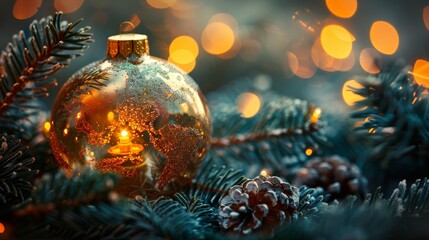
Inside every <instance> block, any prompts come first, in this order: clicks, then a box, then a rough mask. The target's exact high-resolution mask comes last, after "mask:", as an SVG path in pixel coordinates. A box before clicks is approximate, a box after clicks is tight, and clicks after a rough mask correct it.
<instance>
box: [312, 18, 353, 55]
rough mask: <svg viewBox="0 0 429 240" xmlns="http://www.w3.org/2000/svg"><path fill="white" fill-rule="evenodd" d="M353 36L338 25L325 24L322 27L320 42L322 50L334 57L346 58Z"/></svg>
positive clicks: (349, 51)
mask: <svg viewBox="0 0 429 240" xmlns="http://www.w3.org/2000/svg"><path fill="white" fill-rule="evenodd" d="M354 40H355V38H354V36H353V35H352V34H351V33H350V32H349V31H348V30H347V29H345V28H344V27H342V26H340V25H335V24H331V25H327V26H325V27H324V28H323V29H322V33H321V34H320V42H321V44H322V48H323V50H324V51H325V52H326V53H327V54H329V55H330V56H332V57H334V58H339V59H344V58H347V57H348V56H349V55H350V53H351V51H352V49H353V42H354Z"/></svg>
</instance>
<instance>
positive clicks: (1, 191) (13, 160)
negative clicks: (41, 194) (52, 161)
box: [0, 135, 38, 208]
mask: <svg viewBox="0 0 429 240" xmlns="http://www.w3.org/2000/svg"><path fill="white" fill-rule="evenodd" d="M20 143H21V140H19V139H16V138H15V137H14V136H11V135H9V136H8V135H3V136H1V138H0V204H1V206H2V207H1V208H6V207H10V206H13V205H16V204H20V203H21V202H23V201H24V200H25V199H27V198H28V197H29V196H30V194H31V191H32V187H33V186H32V184H31V182H32V178H33V176H34V175H35V174H37V173H38V170H33V169H31V168H30V167H29V165H31V164H32V163H33V162H34V158H23V157H22V155H23V153H24V152H25V151H27V150H28V147H26V146H21V145H20Z"/></svg>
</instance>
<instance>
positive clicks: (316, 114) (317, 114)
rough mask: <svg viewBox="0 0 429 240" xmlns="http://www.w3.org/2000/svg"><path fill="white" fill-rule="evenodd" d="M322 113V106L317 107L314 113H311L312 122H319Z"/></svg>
mask: <svg viewBox="0 0 429 240" xmlns="http://www.w3.org/2000/svg"><path fill="white" fill-rule="evenodd" d="M321 115H322V109H321V108H319V107H318V108H316V109H314V111H313V114H312V115H311V118H310V122H311V123H317V121H319V118H320V116H321Z"/></svg>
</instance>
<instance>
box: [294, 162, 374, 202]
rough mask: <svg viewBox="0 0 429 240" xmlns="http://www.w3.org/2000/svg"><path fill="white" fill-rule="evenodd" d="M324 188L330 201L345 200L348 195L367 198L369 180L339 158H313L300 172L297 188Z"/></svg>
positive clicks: (297, 176) (354, 166)
mask: <svg viewBox="0 0 429 240" xmlns="http://www.w3.org/2000/svg"><path fill="white" fill-rule="evenodd" d="M303 185H306V186H308V187H311V188H315V187H322V188H323V189H324V190H325V191H326V192H327V193H329V194H330V199H331V200H333V199H343V198H345V197H346V196H348V195H357V196H359V197H361V198H362V199H364V198H365V195H366V191H367V179H366V178H365V177H364V176H363V175H362V174H361V172H360V170H359V168H358V167H357V166H356V165H355V164H353V163H349V162H347V161H345V160H343V159H342V158H341V157H339V156H330V157H325V158H319V157H317V158H313V159H311V160H310V161H308V162H307V163H306V164H305V166H304V168H301V169H300V170H298V172H297V174H296V177H295V186H303Z"/></svg>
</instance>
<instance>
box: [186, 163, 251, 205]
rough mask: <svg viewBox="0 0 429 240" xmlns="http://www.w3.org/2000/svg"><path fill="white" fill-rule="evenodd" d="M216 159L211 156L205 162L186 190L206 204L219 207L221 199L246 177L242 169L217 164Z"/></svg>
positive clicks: (188, 193) (189, 194)
mask: <svg viewBox="0 0 429 240" xmlns="http://www.w3.org/2000/svg"><path fill="white" fill-rule="evenodd" d="M214 161H215V159H210V158H209V159H206V160H205V161H204V162H203V164H202V166H201V167H200V169H199V171H198V173H197V176H196V177H195V178H194V179H193V180H192V184H191V185H190V187H189V188H188V189H186V190H185V192H186V193H187V195H188V196H189V197H191V198H193V197H196V198H199V199H201V201H202V202H203V203H204V204H209V205H210V206H211V207H213V208H216V209H217V207H218V206H219V205H218V204H219V203H218V202H219V199H220V198H221V197H222V196H224V195H225V194H227V193H228V190H229V188H230V187H231V186H234V185H238V184H241V183H242V182H244V180H245V178H244V176H242V173H241V171H238V170H234V169H231V168H227V167H226V166H217V165H215V164H214Z"/></svg>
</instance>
